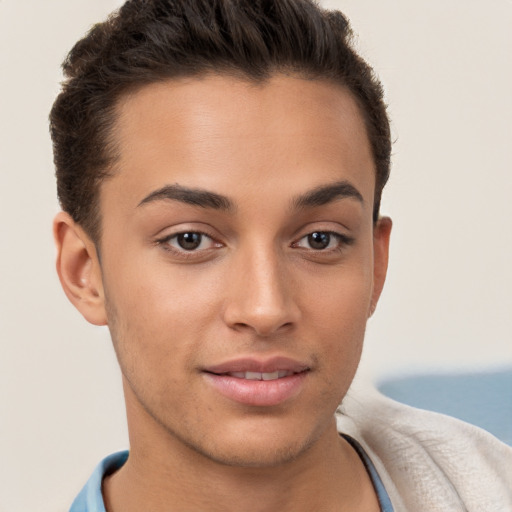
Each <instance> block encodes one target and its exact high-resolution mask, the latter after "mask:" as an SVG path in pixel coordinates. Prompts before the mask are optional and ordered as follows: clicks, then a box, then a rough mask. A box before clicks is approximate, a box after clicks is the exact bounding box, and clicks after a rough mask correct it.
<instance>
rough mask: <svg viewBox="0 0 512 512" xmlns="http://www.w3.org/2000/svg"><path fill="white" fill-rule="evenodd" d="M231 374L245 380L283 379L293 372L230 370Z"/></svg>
mask: <svg viewBox="0 0 512 512" xmlns="http://www.w3.org/2000/svg"><path fill="white" fill-rule="evenodd" d="M228 375H229V376H231V377H235V378H237V379H245V380H276V379H282V378H283V377H288V375H293V372H291V371H288V370H278V371H275V372H267V373H264V372H229V373H228Z"/></svg>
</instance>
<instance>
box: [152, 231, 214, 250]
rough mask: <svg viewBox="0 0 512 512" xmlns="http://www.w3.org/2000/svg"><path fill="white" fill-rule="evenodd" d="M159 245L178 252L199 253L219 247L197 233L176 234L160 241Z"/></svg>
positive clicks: (206, 236)
mask: <svg viewBox="0 0 512 512" xmlns="http://www.w3.org/2000/svg"><path fill="white" fill-rule="evenodd" d="M159 243H160V244H165V245H167V246H170V248H172V249H174V250H177V251H180V252H194V251H201V250H205V249H211V248H213V247H218V246H220V244H218V243H217V242H215V241H214V240H213V239H212V238H211V237H209V236H208V235H206V234H204V233H200V232H198V231H186V232H183V233H177V234H175V235H172V236H169V237H167V238H164V239H163V240H160V241H159Z"/></svg>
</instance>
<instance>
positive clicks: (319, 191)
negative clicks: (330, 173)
mask: <svg viewBox="0 0 512 512" xmlns="http://www.w3.org/2000/svg"><path fill="white" fill-rule="evenodd" d="M346 198H350V199H356V200H357V201H359V202H360V203H362V204H364V200H363V196H362V195H361V193H360V192H359V190H357V188H356V187H354V185H352V184H351V183H349V182H348V181H338V182H336V183H332V184H330V185H323V186H320V187H317V188H315V189H313V190H310V191H309V192H306V193H305V194H303V195H300V196H298V197H296V198H295V199H294V200H293V202H292V204H293V206H294V207H295V208H296V209H304V208H311V207H315V206H323V205H325V204H328V203H331V202H333V201H337V200H338V199H346Z"/></svg>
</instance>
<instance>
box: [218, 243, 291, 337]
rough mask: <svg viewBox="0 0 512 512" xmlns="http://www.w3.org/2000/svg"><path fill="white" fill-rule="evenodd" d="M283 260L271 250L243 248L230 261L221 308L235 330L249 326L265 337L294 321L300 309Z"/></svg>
mask: <svg viewBox="0 0 512 512" xmlns="http://www.w3.org/2000/svg"><path fill="white" fill-rule="evenodd" d="M289 274H290V272H289V271H287V268H286V262H283V261H282V259H280V258H279V256H278V255H276V254H275V251H272V250H266V251H265V250H260V251H257V252H255V251H247V252H246V253H244V254H239V255H238V257H237V258H236V259H235V261H232V265H230V270H229V277H228V279H229V284H228V285H227V287H226V291H227V297H226V303H225V308H224V311H223V314H224V321H225V323H226V324H227V325H228V326H229V327H230V328H232V329H235V330H239V331H240V330H252V331H254V333H255V334H257V335H258V336H262V337H268V336H271V335H273V334H276V333H278V332H282V331H284V330H289V329H291V328H293V326H295V325H296V323H297V322H298V320H299V317H300V309H299V307H298V305H297V303H296V301H295V300H294V296H295V294H294V283H293V280H292V279H290V278H291V276H290V275H289Z"/></svg>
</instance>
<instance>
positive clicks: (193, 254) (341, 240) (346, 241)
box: [156, 230, 355, 259]
mask: <svg viewBox="0 0 512 512" xmlns="http://www.w3.org/2000/svg"><path fill="white" fill-rule="evenodd" d="M315 234H322V235H329V236H330V237H333V238H335V239H336V240H337V241H338V243H337V245H336V247H334V248H330V249H329V248H325V249H313V248H303V249H305V250H306V251H311V252H312V253H313V254H332V253H339V252H342V251H343V250H344V249H345V248H346V247H347V246H350V245H352V244H353V243H354V242H355V239H354V238H352V237H349V236H347V235H344V234H341V233H337V232H335V231H322V230H317V231H311V232H310V233H307V234H305V235H303V236H302V237H300V238H299V239H298V240H297V241H296V242H293V243H292V244H291V247H293V248H301V247H300V246H299V245H298V244H299V243H300V242H301V241H302V240H304V239H307V238H308V237H310V236H312V235H315ZM180 235H200V236H201V237H206V238H209V239H210V240H211V242H212V243H213V244H214V246H213V247H209V248H207V249H200V250H197V249H190V250H187V249H185V248H181V249H178V248H176V247H173V246H172V245H170V243H169V242H170V241H171V240H173V239H177V238H178V237H179V236H180ZM202 242H203V240H201V241H200V243H202ZM329 243H330V241H329ZM156 244H157V245H159V246H162V248H163V249H164V250H165V251H168V252H171V253H173V254H176V255H178V256H179V257H181V258H184V259H187V258H197V257H198V255H199V254H204V253H205V252H206V251H209V250H210V249H214V248H220V247H222V246H223V244H222V243H221V242H218V241H217V240H215V238H214V237H212V236H211V235H209V234H208V233H205V232H203V231H197V230H196V231H194V230H190V231H180V232H179V233H173V234H172V235H168V236H165V237H163V238H160V239H158V240H156Z"/></svg>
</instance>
